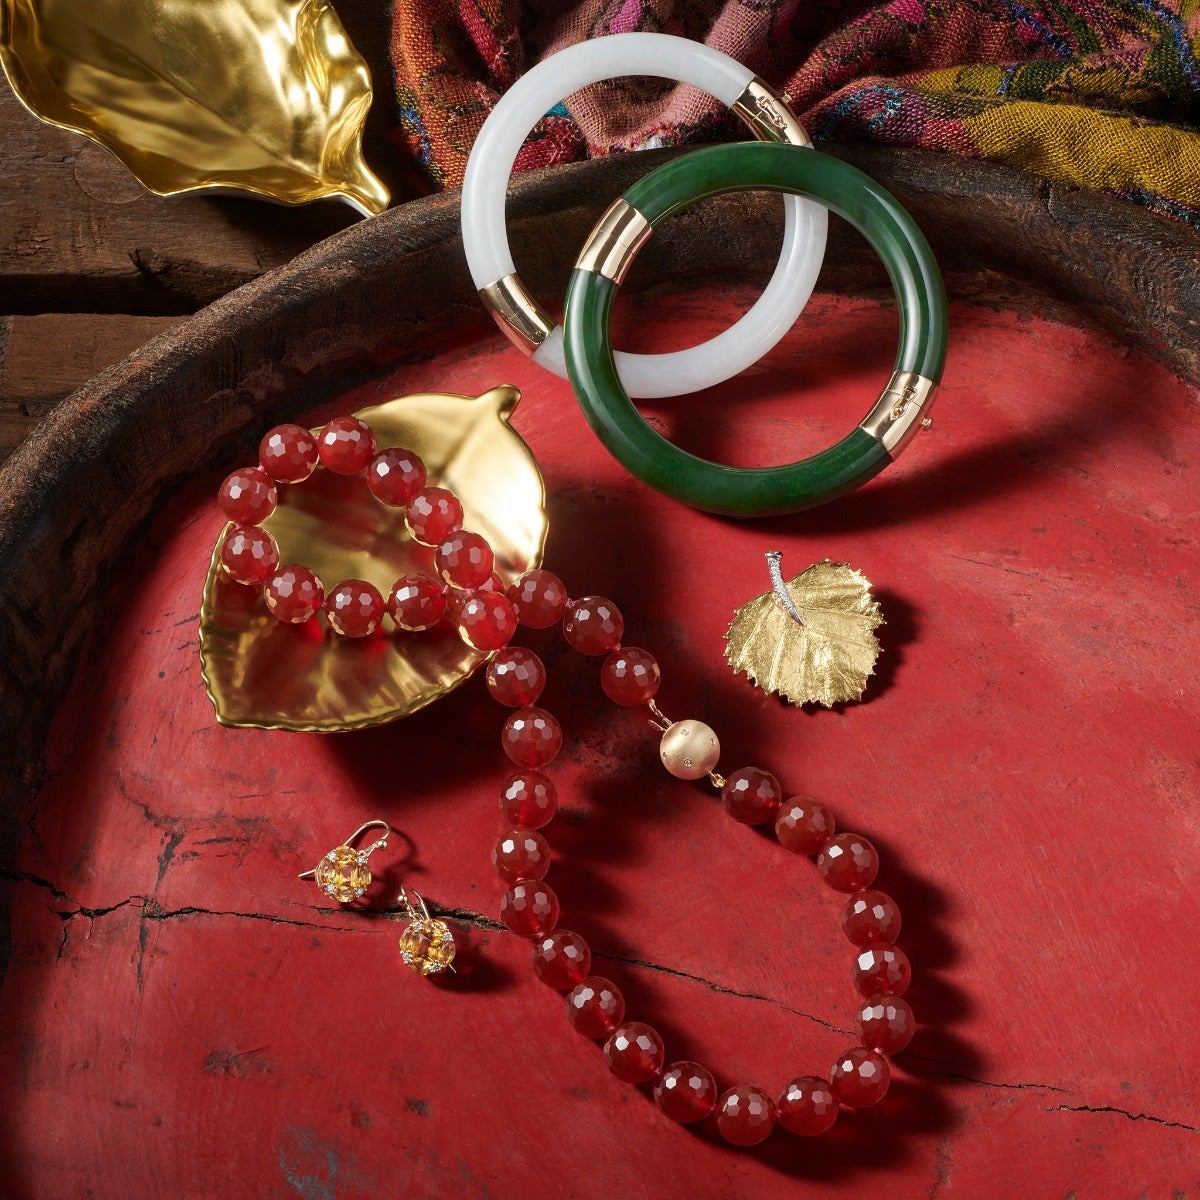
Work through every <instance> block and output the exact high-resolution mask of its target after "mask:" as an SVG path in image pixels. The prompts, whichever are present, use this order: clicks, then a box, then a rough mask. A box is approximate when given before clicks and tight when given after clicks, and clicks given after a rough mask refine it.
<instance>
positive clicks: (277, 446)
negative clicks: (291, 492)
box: [258, 425, 318, 483]
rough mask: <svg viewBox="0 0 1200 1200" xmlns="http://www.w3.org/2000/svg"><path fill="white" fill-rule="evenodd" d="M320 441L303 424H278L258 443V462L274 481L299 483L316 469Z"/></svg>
mask: <svg viewBox="0 0 1200 1200" xmlns="http://www.w3.org/2000/svg"><path fill="white" fill-rule="evenodd" d="M317 460H318V454H317V439H316V438H315V437H313V435H312V434H311V433H309V431H308V430H307V429H305V428H304V427H303V426H302V425H276V426H275V428H274V429H270V430H268V431H267V435H266V437H264V438H263V440H262V441H261V442H259V444H258V461H259V463H260V464H261V466H262V469H263V470H264V471H266V473H267V474H268V475H270V476H271V478H272V479H278V480H279V482H280V483H300V482H302V481H303V480H305V479H307V478H308V477H309V476H310V475H311V474H312V473H313V472H314V471H315V470H316V469H317Z"/></svg>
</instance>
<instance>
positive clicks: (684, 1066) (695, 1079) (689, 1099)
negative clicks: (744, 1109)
mask: <svg viewBox="0 0 1200 1200" xmlns="http://www.w3.org/2000/svg"><path fill="white" fill-rule="evenodd" d="M654 1102H655V1103H656V1104H657V1105H658V1107H659V1108H660V1109H661V1110H662V1112H663V1114H664V1115H665V1116H668V1117H670V1118H671V1120H672V1121H678V1122H679V1123H680V1124H681V1125H691V1124H694V1123H695V1122H696V1121H703V1120H704V1118H705V1117H707V1116H708V1114H709V1113H710V1112H712V1110H713V1109H714V1108H715V1107H716V1103H717V1081H716V1080H715V1079H714V1078H713V1077H712V1072H711V1071H710V1070H709V1069H708V1068H707V1067H702V1066H701V1065H700V1064H699V1063H697V1062H687V1061H684V1062H673V1063H671V1065H670V1066H668V1067H667V1068H666V1069H665V1070H664V1071H663V1073H662V1074H661V1075H660V1076H659V1077H658V1082H657V1083H656V1084H655V1085H654Z"/></svg>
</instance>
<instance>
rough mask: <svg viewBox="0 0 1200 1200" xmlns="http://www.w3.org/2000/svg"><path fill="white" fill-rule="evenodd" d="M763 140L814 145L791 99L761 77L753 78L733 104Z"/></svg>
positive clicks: (739, 114) (738, 114)
mask: <svg viewBox="0 0 1200 1200" xmlns="http://www.w3.org/2000/svg"><path fill="white" fill-rule="evenodd" d="M729 110H730V112H732V113H735V114H736V115H737V116H738V117H739V118H741V120H742V121H744V122H745V124H746V125H748V126H749V128H750V130H751V131H752V132H753V134H754V136H755V137H756V138H758V140H759V141H760V142H788V143H789V144H790V145H793V146H811V145H812V138H810V137H809V136H808V131H807V130H806V129H805V128H804V126H803V125H801V124H800V122H799V121H798V120H796V116H795V114H794V113H793V112H792V110H791V109H790V108H788V105H787V101H786V100H785V99H784V98H783V97H782V96H781V95H780V94H779V93H778V92H776V91H775V90H774V89H773V88H771V87H770V86H769V85H768V84H766V83H764V82H763V81H762V80H761V79H752V80H750V82H749V83H748V84H746V90H745V91H744V92H742V94H741V95H740V96H739V97H738V98H737V99H736V100H735V101H734V102H733V103H732V104H731V105H730V106H729Z"/></svg>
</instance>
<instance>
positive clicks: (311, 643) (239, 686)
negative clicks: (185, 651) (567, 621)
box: [200, 387, 547, 732]
mask: <svg viewBox="0 0 1200 1200" xmlns="http://www.w3.org/2000/svg"><path fill="white" fill-rule="evenodd" d="M519 398H520V393H519V392H518V391H517V389H516V388H513V387H497V388H493V389H492V390H491V391H489V392H485V393H484V394H483V395H482V396H475V397H467V396H453V395H448V394H443V393H436V392H426V393H420V394H417V395H413V396H404V397H401V398H400V399H397V400H391V401H389V402H388V403H386V404H381V405H379V406H377V407H374V408H365V409H362V410H361V411H359V412H357V413H356V414H355V415H356V416H358V417H361V418H362V420H364V421H366V422H367V424H368V425H370V426H371V428H372V429H373V430H374V431H375V437H376V441H377V442H378V444H379V446H380V447H381V448H385V447H388V446H407V447H408V448H410V449H412V450H415V451H416V452H417V453H418V454H419V455H420V456H421V457H422V458H423V459H424V460H425V466H426V469H427V471H428V473H429V483H430V484H438V485H440V486H443V487H447V488H449V489H450V490H451V491H453V492H454V493H455V494H456V495H457V496H458V498H459V499H460V500H461V501H462V505H463V510H464V514H465V517H464V525H465V527H466V528H468V529H472V530H475V531H476V532H477V533H481V534H483V535H484V537H486V538H487V539H488V541H489V542H490V543H491V545H492V548H493V550H494V551H495V554H496V569H497V572H498V573H499V574H500V575H501V577H502V578H505V579H508V578H513V577H515V576H517V575H519V574H521V573H522V572H523V571H527V570H530V569H531V568H533V567H536V566H538V565H539V564H540V563H541V561H542V550H543V547H544V545H545V540H546V529H547V521H546V501H545V489H544V487H543V484H542V477H541V474H540V472H539V471H538V466H537V463H536V462H535V461H534V458H533V455H532V454H531V453H530V451H529V447H528V446H526V445H525V443H524V442H523V441H522V440H521V438H520V437H519V436H518V435H517V434H516V433H515V432H514V431H513V429H512V427H511V425H510V424H509V420H508V418H509V415H510V414H511V412H512V411H513V409H514V408H515V407H516V404H517V401H518V400H519ZM225 528H228V526H226V527H225ZM263 528H264V529H266V530H268V531H269V532H270V533H271V534H272V536H273V537H274V538H275V540H276V542H278V544H279V556H280V562H284V563H288V562H299V563H303V564H304V565H305V566H309V567H311V568H312V569H313V570H314V571H316V572H317V574H318V575H320V576H321V578H322V579H323V580H324V581H325V582H326V585H327V586H333V585H334V583H336V582H337V581H340V580H342V579H348V578H355V579H365V580H367V581H368V582H370V583H373V584H374V585H375V586H376V587H378V588H379V589H380V591H381V592H382V593H383V594H384V595H385V596H386V595H387V593H388V591H389V590H390V589H391V586H392V584H393V583H394V582H395V580H396V578H397V576H399V575H402V574H404V573H406V572H408V571H413V570H430V569H431V563H432V554H433V552H432V551H431V550H429V549H427V548H426V547H423V546H419V545H417V544H416V543H414V542H413V541H412V539H411V537H410V536H409V534H408V531H407V530H406V529H405V527H404V514H403V512H402V510H398V509H394V508H388V507H387V506H386V505H383V504H380V503H379V502H378V501H377V500H376V499H375V498H374V496H372V495H371V493H370V491H369V490H368V488H367V485H366V481H365V480H364V479H363V478H362V476H361V475H354V476H340V475H335V474H333V473H332V472H330V471H320V470H319V471H317V472H316V473H315V474H314V475H313V476H312V477H311V478H310V479H308V480H306V481H305V482H304V483H301V484H294V485H291V486H286V485H284V486H281V488H280V498H279V506H278V508H276V510H275V511H274V512H273V513H272V514H271V516H270V517H268V518H267V520H265V521H264V522H263ZM224 533H225V529H224V528H223V529H222V531H221V535H220V537H218V539H217V546H216V549H215V550H214V551H213V558H212V562H211V564H210V566H209V571H208V578H207V580H206V581H205V585H204V598H203V602H202V605H201V609H200V662H201V669H202V671H203V673H204V682H205V686H206V687H207V689H208V695H209V699H210V700H211V701H212V703H213V707H214V708H215V709H216V713H217V720H218V721H220V722H221V724H222V725H238V726H246V727H249V728H253V729H287V730H293V731H314V730H318V731H325V732H334V731H340V730H348V729H363V728H366V727H367V726H369V725H380V724H383V723H384V722H386V721H394V720H396V719H397V718H399V717H404V716H407V715H408V714H409V713H412V712H416V710H417V709H419V708H423V707H424V706H425V705H426V704H429V703H431V702H432V701H434V700H436V699H437V698H438V697H439V696H444V695H445V694H446V693H447V692H449V691H451V690H452V689H454V688H456V687H457V686H458V685H459V684H460V683H462V682H463V681H464V680H465V679H467V678H468V677H469V676H470V675H471V674H472V672H474V671H475V669H476V668H477V667H478V666H479V665H480V664H481V663H483V662H485V661H486V660H487V659H488V658H489V657H490V655H488V654H484V653H481V652H480V651H478V650H474V649H472V648H471V647H470V646H468V645H467V644H466V643H465V642H464V641H463V640H462V639H461V638H460V637H459V636H458V634H457V632H455V630H454V629H453V627H452V626H450V625H449V623H446V622H443V623H442V624H441V625H438V626H437V627H435V628H434V629H431V630H428V631H427V632H425V633H405V632H403V631H401V630H393V629H392V628H391V621H390V619H387V620H385V625H386V626H387V628H388V629H389V630H391V632H388V633H386V634H383V633H380V634H378V635H376V636H374V637H370V638H363V639H361V640H355V639H349V638H339V637H336V636H335V635H333V634H332V633H330V632H329V631H328V630H327V629H326V628H325V626H324V624H323V622H318V621H317V620H313V621H310V622H309V623H308V624H307V625H302V626H293V625H285V624H283V623H282V622H280V621H276V620H275V618H274V617H272V616H270V615H269V614H268V612H267V610H266V606H265V604H264V602H263V599H262V593H261V591H260V590H259V589H255V588H247V587H243V586H241V585H240V584H236V583H233V582H232V581H230V580H229V579H227V578H226V577H225V576H224V575H223V574H222V573H221V571H220V570H219V569H218V566H217V558H218V553H219V550H220V546H221V542H222V540H223V539H224Z"/></svg>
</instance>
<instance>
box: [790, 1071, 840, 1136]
mask: <svg viewBox="0 0 1200 1200" xmlns="http://www.w3.org/2000/svg"><path fill="white" fill-rule="evenodd" d="M776 1107H777V1109H778V1111H779V1123H780V1125H782V1126H783V1127H784V1129H786V1130H787V1131H788V1133H794V1134H797V1135H798V1136H799V1137H816V1136H817V1135H818V1134H820V1133H824V1132H825V1131H826V1130H827V1129H830V1128H832V1126H833V1123H834V1122H835V1121H836V1120H837V1116H838V1103H837V1099H836V1098H835V1097H834V1094H833V1085H832V1084H831V1083H830V1082H829V1080H828V1079H822V1078H821V1077H820V1076H819V1075H801V1076H799V1077H798V1078H796V1079H793V1080H792V1081H791V1083H789V1084H788V1085H787V1087H785V1088H784V1089H783V1095H782V1096H780V1097H779V1103H778V1105H777V1106H776Z"/></svg>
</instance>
